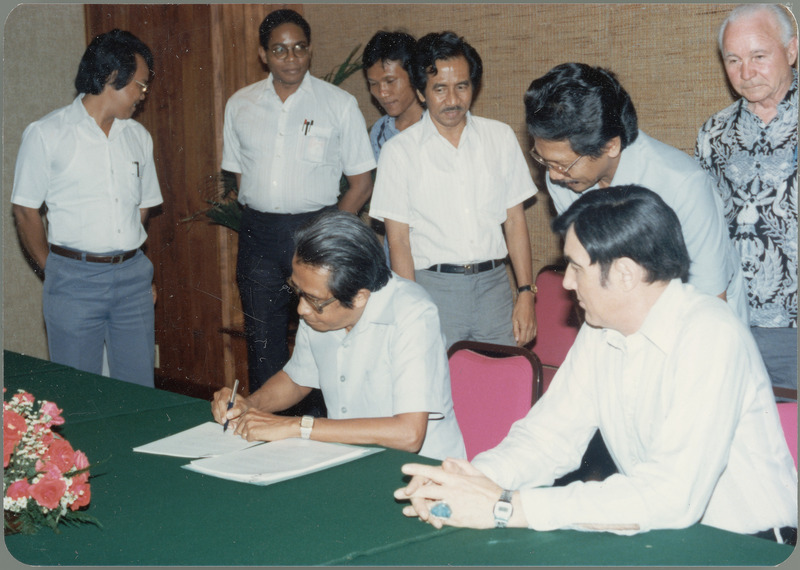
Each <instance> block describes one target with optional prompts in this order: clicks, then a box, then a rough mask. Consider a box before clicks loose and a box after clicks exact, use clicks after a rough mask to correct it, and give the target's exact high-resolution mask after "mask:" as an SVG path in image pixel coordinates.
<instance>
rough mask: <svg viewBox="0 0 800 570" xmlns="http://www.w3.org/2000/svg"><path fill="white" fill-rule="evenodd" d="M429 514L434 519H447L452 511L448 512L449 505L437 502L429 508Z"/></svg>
mask: <svg viewBox="0 0 800 570" xmlns="http://www.w3.org/2000/svg"><path fill="white" fill-rule="evenodd" d="M431 514H432V515H433V516H435V517H439V518H440V519H449V518H450V515H452V514H453V511H452V510H450V505H448V504H447V503H445V502H444V501H439V502H437V503H435V504H434V505H433V507H432V508H431Z"/></svg>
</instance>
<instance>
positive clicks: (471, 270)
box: [464, 263, 477, 275]
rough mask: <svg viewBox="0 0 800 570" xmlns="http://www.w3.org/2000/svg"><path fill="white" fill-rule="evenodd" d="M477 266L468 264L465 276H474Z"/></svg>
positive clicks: (465, 268)
mask: <svg viewBox="0 0 800 570" xmlns="http://www.w3.org/2000/svg"><path fill="white" fill-rule="evenodd" d="M476 269H477V266H476V265H475V264H472V263H470V264H468V265H465V266H464V275H473V274H474V273H476V271H475V270H476Z"/></svg>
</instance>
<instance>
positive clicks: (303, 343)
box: [283, 274, 466, 459]
mask: <svg viewBox="0 0 800 570" xmlns="http://www.w3.org/2000/svg"><path fill="white" fill-rule="evenodd" d="M283 370H284V372H286V373H287V374H288V375H289V377H290V378H291V379H292V380H293V381H294V382H295V383H296V384H299V385H301V386H308V387H311V388H320V389H321V390H322V396H323V398H324V399H325V406H326V407H327V408H328V417H329V418H332V419H337V420H343V419H351V418H381V417H391V416H394V415H397V414H404V413H411V412H428V428H427V433H426V435H425V441H424V443H423V444H422V449H421V450H420V452H419V453H420V455H423V456H425V457H432V458H435V459H444V458H445V457H460V458H465V457H466V449H465V448H464V440H463V438H462V437H461V430H460V429H459V427H458V423H457V422H456V417H455V413H454V412H453V399H452V396H451V392H450V369H449V367H448V363H447V354H446V352H445V349H444V340H443V338H442V333H441V331H440V328H439V313H438V311H437V310H436V306H435V305H434V304H433V301H431V298H430V297H429V296H428V294H427V293H426V292H425V290H424V289H423V288H422V286H420V285H417V284H416V283H413V282H411V281H408V280H407V279H403V278H402V277H400V276H398V275H396V274H393V276H392V278H391V279H390V280H389V282H388V283H387V284H386V285H385V286H384V287H383V289H381V290H380V291H375V292H373V293H371V294H370V296H369V299H368V301H367V306H366V308H365V309H364V312H363V313H362V315H361V318H360V319H359V320H358V323H356V325H355V326H354V327H353V328H352V329H351V330H350V332H349V333H347V332H346V331H345V330H344V329H342V330H337V331H328V332H317V331H315V330H313V329H312V328H311V327H309V326H308V325H307V324H306V323H305V321H303V320H302V319H301V321H300V326H299V328H298V330H297V338H296V340H295V348H294V352H293V353H292V357H291V359H290V360H289V362H288V363H287V364H286V366H285V367H284V369H283Z"/></svg>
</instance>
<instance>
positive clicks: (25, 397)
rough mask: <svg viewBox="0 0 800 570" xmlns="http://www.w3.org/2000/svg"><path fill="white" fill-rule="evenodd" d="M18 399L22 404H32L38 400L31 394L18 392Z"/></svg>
mask: <svg viewBox="0 0 800 570" xmlns="http://www.w3.org/2000/svg"><path fill="white" fill-rule="evenodd" d="M17 399H18V400H19V401H20V402H27V403H29V404H32V403H33V402H34V400H35V399H36V398H34V397H33V394H30V393H29V392H17Z"/></svg>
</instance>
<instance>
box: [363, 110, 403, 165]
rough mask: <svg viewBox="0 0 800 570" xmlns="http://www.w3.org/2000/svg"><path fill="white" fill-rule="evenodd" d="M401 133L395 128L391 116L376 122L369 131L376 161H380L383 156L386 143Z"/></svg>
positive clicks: (383, 117) (385, 116)
mask: <svg viewBox="0 0 800 570" xmlns="http://www.w3.org/2000/svg"><path fill="white" fill-rule="evenodd" d="M399 133H400V131H399V130H397V126H395V122H394V117H392V116H391V115H384V116H382V117H381V118H380V119H378V120H377V121H375V124H374V125H372V128H371V129H370V131H369V142H370V144H371V145H372V153H373V154H374V155H375V160H378V157H379V156H380V155H381V148H382V147H383V145H384V144H385V143H386V141H388V140H389V139H390V138H392V137H393V136H394V135H396V134H399Z"/></svg>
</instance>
